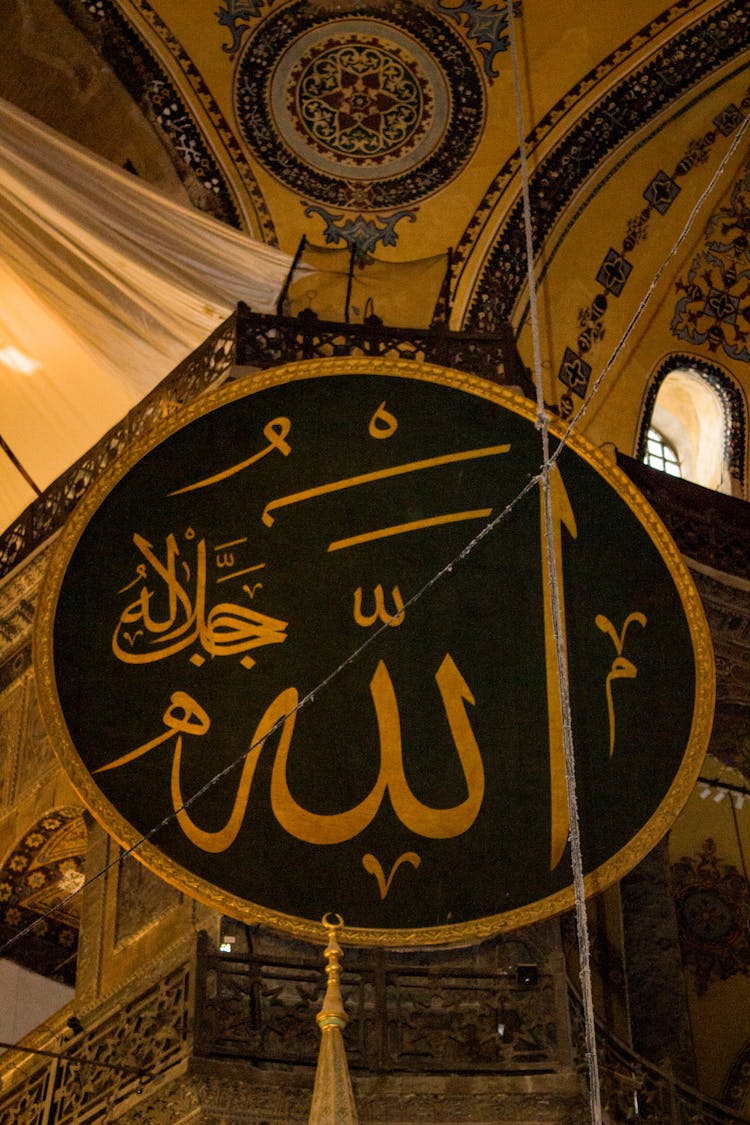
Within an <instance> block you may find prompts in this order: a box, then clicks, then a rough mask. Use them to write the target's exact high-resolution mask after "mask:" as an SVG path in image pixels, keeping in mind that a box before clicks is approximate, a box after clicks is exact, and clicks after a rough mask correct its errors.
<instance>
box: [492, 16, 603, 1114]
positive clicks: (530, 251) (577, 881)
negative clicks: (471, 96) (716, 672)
mask: <svg viewBox="0 0 750 1125" xmlns="http://www.w3.org/2000/svg"><path fill="white" fill-rule="evenodd" d="M513 9H514V4H513V0H507V13H508V15H507V23H508V38H509V40H510V53H511V59H512V63H513V93H514V101H515V108H516V126H517V130H518V151H519V157H520V167H521V189H522V194H523V225H524V232H525V235H526V271H527V283H528V289H529V313H530V323H531V335H532V342H533V357H534V359H533V361H534V381H535V383H536V401H537V423H536V424H537V429H539V430H540V431H541V438H542V458H543V465H542V480H541V487H542V497H543V502H544V549H545V553H546V562H547V567H546V570H547V574H548V576H549V593H550V606H551V617H552V635H553V637H554V642H555V660H556V664H557V683H558V693H559V702H560V712H561V715H562V735H563V756H564V760H565V781H566V793H567V805H568V824H569V840H570V858H571V865H572V868H573V890H574V894H575V911H576V931H577V936H578V954H579V959H580V979H581V997H582V1000H583V1018H584V1039H585V1044H586V1061H587V1063H588V1072H589V1084H588V1085H589V1108H590V1111H591V1120H592V1122H593V1123H594V1125H601V1120H602V1106H601V1092H600V1088H599V1058H598V1054H597V1048H596V1023H595V1013H594V997H593V992H592V987H591V953H590V948H589V932H588V917H587V912H586V890H585V886H584V877H583V853H582V850H581V831H580V820H579V815H578V796H577V791H576V767H575V746H574V743H573V724H572V719H571V709H570V683H569V680H568V654H567V647H566V643H565V622H564V620H563V611H562V604H561V602H562V598H561V592H560V574H559V568H558V560H557V555H556V552H555V538H554V527H553V512H552V488H551V481H550V474H551V472H552V470H553V468H555V466H554V464H553V462H552V461H551V460H550V442H549V426H550V416H549V412H548V411H547V408H546V407H545V405H544V386H543V383H542V353H541V345H540V339H539V314H538V309H537V303H536V296H537V294H536V290H537V281H536V273H535V266H534V236H533V229H532V214H531V195H530V191H529V169H528V162H527V158H526V129H525V126H524V120H523V101H522V92H521V67H520V63H519V58H518V46H517V43H516V34H515V27H514V22H513V20H514V15H513ZM558 456H559V453H558Z"/></svg>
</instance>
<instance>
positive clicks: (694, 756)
mask: <svg viewBox="0 0 750 1125" xmlns="http://www.w3.org/2000/svg"><path fill="white" fill-rule="evenodd" d="M363 372H364V373H372V374H378V375H391V376H399V377H401V378H404V377H405V378H410V379H418V380H425V381H428V382H437V383H442V384H444V385H446V386H450V387H454V388H456V389H459V390H462V391H465V392H467V393H469V394H474V395H477V396H479V397H481V398H484V399H487V400H489V401H491V402H496V403H498V404H499V405H501V406H503V407H505V408H506V409H509V410H511V411H513V412H515V413H516V414H520V415H522V416H523V417H525V418H527V419H529V420H531V421H534V420H535V419H536V410H535V406H534V404H533V403H531V402H529V400H527V399H524V398H521V397H520V396H519V395H516V394H514V393H513V392H511V391H509V390H507V389H506V388H503V387H499V386H495V385H494V384H492V383H488V382H486V381H485V380H483V379H479V378H477V377H476V376H474V375H470V374H468V373H466V372H461V371H454V370H450V369H448V368H443V367H438V366H436V365H433V364H418V363H415V362H412V361H407V360H395V361H394V360H388V359H375V358H362V359H316V360H309V361H306V362H298V363H291V364H286V365H284V366H281V367H274V368H269V369H267V370H265V371H262V372H260V373H258V374H256V375H253V376H251V377H249V378H247V379H243V380H242V381H239V382H237V383H234V384H232V385H231V386H228V387H223V388H221V389H220V390H217V391H214V392H212V393H210V394H208V395H205V396H203V397H202V398H200V399H199V400H197V401H195V402H192V403H190V404H189V405H188V406H185V407H184V408H183V409H182V410H181V411H180V413H179V415H177V416H176V417H173V418H171V419H168V420H166V421H165V422H163V423H162V424H160V425H159V426H157V427H156V428H155V429H154V431H153V432H152V433H151V434H150V435H149V437H148V438H147V439H141V440H140V441H138V442H135V443H134V444H133V446H132V447H131V448H130V449H129V450H128V451H127V452H126V453H125V454H123V456H122V457H120V458H119V459H118V460H117V461H116V462H115V463H114V464H113V465H112V467H111V468H110V469H109V470H108V471H107V472H106V473H105V474H104V475H103V476H102V477H101V478H99V479H98V480H97V481H96V482H95V483H94V484H93V485H92V486H91V488H90V489H89V491H88V492H87V494H86V495H85V496H84V498H83V500H82V501H81V503H80V504H79V505H78V507H77V508H76V509H75V511H74V512H73V515H72V516H71V517H70V519H69V521H68V523H67V524H66V526H65V527H64V529H63V531H62V532H61V534H60V537H59V539H58V541H57V543H56V544H55V546H54V549H53V553H52V557H51V559H50V563H49V568H48V570H47V573H46V576H45V579H44V583H43V586H42V590H41V593H40V597H39V603H38V609H37V617H36V622H35V628H34V664H35V668H36V677H37V683H38V685H39V699H40V706H41V710H42V715H43V718H44V722H45V724H46V727H47V730H48V732H49V734H50V737H51V738H52V741H53V745H54V748H55V751H56V753H57V755H58V757H59V758H60V761H61V763H62V765H63V768H64V769H65V770H66V772H67V773H68V775H69V776H70V778H71V781H72V782H73V785H74V786H75V788H76V790H77V791H78V793H79V794H80V796H81V798H82V800H83V801H84V803H85V804H86V805H87V806H88V808H89V809H90V810H91V812H92V813H93V814H94V816H95V817H96V818H97V819H98V820H99V821H100V823H101V824H102V825H103V826H104V828H105V829H106V830H107V831H108V832H109V833H110V834H111V835H112V836H113V837H114V838H115V839H116V840H117V841H118V842H119V843H120V844H121V845H122V846H123V847H124V848H126V849H128V850H132V851H133V853H134V854H135V855H137V857H138V859H139V860H140V861H141V862H142V863H144V864H145V865H146V866H147V867H149V868H150V869H151V870H152V871H154V872H155V873H156V874H157V875H159V876H160V877H161V878H162V879H165V880H166V881H167V882H168V883H170V884H171V885H172V886H174V887H177V888H178V889H179V890H181V891H183V892H185V893H187V894H189V895H191V896H192V897H193V898H196V899H198V900H199V901H201V902H204V903H206V904H207V905H208V906H211V907H213V908H215V909H217V910H221V911H222V912H223V913H225V914H228V915H230V916H234V917H236V918H241V919H245V920H247V921H251V922H258V923H261V924H262V925H266V926H271V927H275V928H277V929H279V930H282V931H284V932H286V933H289V934H292V935H294V936H295V937H299V938H304V939H307V940H310V941H317V942H322V943H325V941H326V940H327V932H326V930H325V927H324V926H323V925H322V924H321V923H319V922H311V921H308V920H306V919H304V918H298V917H295V916H293V915H287V914H282V913H279V912H276V911H273V910H269V909H267V908H266V907H262V906H258V905H257V904H255V903H252V902H249V901H247V900H245V899H241V898H238V897H236V896H234V895H231V894H229V893H227V892H225V891H222V890H221V888H219V887H216V886H214V885H213V884H211V883H208V882H207V881H206V880H204V879H201V878H198V877H197V876H195V875H193V874H192V873H191V872H189V871H187V870H186V869H185V868H183V867H181V866H180V865H178V864H177V863H175V862H174V861H172V860H171V859H169V858H168V857H167V856H165V855H163V854H162V853H161V852H160V851H159V850H158V849H157V848H155V847H154V846H153V845H151V844H150V843H149V842H148V841H147V840H144V838H143V837H142V836H141V834H140V833H138V832H136V831H135V829H134V828H133V827H132V826H131V825H130V824H129V823H128V822H127V821H126V820H125V819H124V818H123V817H122V816H121V815H120V814H119V813H118V812H117V810H116V809H115V808H114V807H113V806H112V805H111V804H110V803H109V801H108V800H107V799H106V798H105V797H104V796H103V794H102V793H101V791H100V790H99V788H98V787H97V785H96V784H95V782H94V781H93V778H92V776H91V774H90V773H89V772H88V770H87V769H86V767H85V766H84V764H83V762H82V761H81V759H80V757H79V756H78V753H77V751H76V749H75V746H74V745H73V743H72V740H71V738H70V735H69V732H68V729H67V726H66V723H65V719H64V717H63V714H62V709H61V706H60V702H59V697H58V693H57V675H56V670H55V667H54V664H53V625H54V618H55V611H56V606H57V599H58V596H59V593H60V589H61V586H62V582H63V579H64V576H65V572H66V569H67V566H68V563H69V561H70V559H71V557H72V554H73V551H74V550H75V547H76V545H77V543H78V541H79V538H80V536H81V534H82V532H83V530H84V528H85V526H86V525H87V523H88V521H89V519H90V518H91V516H92V515H93V514H94V512H95V511H96V510H97V509H98V507H99V505H100V504H101V503H102V502H103V500H104V499H105V498H106V496H107V495H108V494H109V492H110V491H111V490H112V489H113V488H114V486H115V485H116V484H118V483H119V481H120V480H121V479H122V478H123V477H124V476H125V474H126V473H127V472H128V471H129V470H130V468H132V466H134V465H135V464H136V463H137V462H138V461H139V460H140V459H141V458H142V457H143V456H144V455H145V454H146V453H147V452H149V451H150V450H151V449H153V448H154V447H155V446H156V445H158V444H160V443H161V442H162V441H163V440H164V439H165V438H167V437H169V436H170V435H171V434H173V433H176V432H177V431H178V430H180V429H182V428H183V427H184V426H186V425H189V424H190V423H191V422H192V421H193V420H194V419H196V418H199V417H201V416H202V415H204V414H206V413H208V412H209V411H212V410H214V409H216V408H217V407H219V406H223V405H224V404H226V403H228V402H232V401H234V400H236V399H240V398H244V397H246V396H248V395H251V394H254V393H255V392H256V391H258V390H262V389H264V388H266V387H271V386H276V385H278V384H280V383H287V382H291V381H294V380H302V379H310V378H325V377H326V376H329V375H345V374H358V373H363ZM551 433H552V434H554V435H555V436H557V437H562V436H563V434H564V428H563V427H561V426H559V425H552V426H551ZM567 441H568V443H569V444H570V445H571V447H572V448H573V449H574V450H575V452H576V453H577V454H578V455H579V456H581V457H582V458H584V460H586V461H587V462H588V463H589V464H590V465H591V466H592V467H593V468H594V469H595V470H596V471H597V472H598V473H599V475H600V476H602V477H604V479H605V480H606V481H607V483H608V484H609V485H610V486H611V487H612V488H613V489H614V490H615V492H617V493H618V495H619V496H620V497H621V498H622V499H623V500H624V501H625V503H627V505H628V506H629V507H630V509H631V511H632V512H633V513H634V514H635V516H636V517H637V519H638V520H639V522H640V523H641V525H642V526H643V527H644V529H645V530H646V532H647V533H648V535H649V536H650V538H651V540H652V542H653V543H654V544H655V546H656V547H657V549H658V550H659V553H660V555H661V557H662V558H663V560H664V562H665V563H666V565H667V568H668V570H669V572H670V574H671V576H672V579H673V581H674V583H675V587H676V589H677V591H678V593H679V596H680V599H681V602H682V606H683V609H684V611H685V616H686V620H687V623H688V627H689V630H690V635H691V638H692V643H693V652H694V657H695V669H696V676H695V699H694V709H693V721H692V727H691V731H690V736H689V739H688V744H687V747H686V749H685V753H684V756H683V759H682V764H681V766H680V769H679V770H678V773H677V776H676V777H675V780H674V782H673V783H672V786H671V787H670V790H669V792H668V793H667V795H666V797H665V798H664V800H663V801H662V802H661V804H660V805H659V807H658V808H657V810H656V811H655V812H654V813H653V815H652V816H651V818H650V819H649V820H648V821H647V822H646V824H645V825H644V826H643V827H642V828H641V829H640V831H638V832H637V833H636V835H635V836H634V837H633V839H632V840H631V841H630V842H629V843H628V844H627V845H626V846H625V847H624V848H622V849H621V850H620V851H619V852H617V853H615V855H613V856H612V857H611V858H610V859H609V860H607V861H606V862H605V863H603V864H602V865H601V866H600V867H598V868H597V869H596V870H595V871H593V872H591V873H590V874H589V875H587V876H586V879H585V889H586V894H587V895H593V894H596V893H598V892H600V891H603V890H604V889H605V888H606V887H608V886H610V885H611V884H612V883H615V882H616V881H617V880H618V879H621V878H622V877H623V876H624V875H625V874H627V872H628V871H630V870H631V869H632V868H633V867H634V866H635V865H636V864H637V863H639V862H640V860H641V859H643V857H644V856H645V855H646V854H647V853H648V852H649V851H650V850H651V849H652V848H653V847H654V846H655V845H656V843H657V842H658V841H659V840H660V839H661V837H662V836H663V835H664V833H665V832H666V831H667V829H668V828H669V827H670V826H671V824H672V823H673V821H674V820H675V818H676V817H677V815H678V813H679V812H680V810H681V809H682V806H683V805H684V804H685V802H686V800H687V798H688V796H689V795H690V793H691V791H692V789H693V787H694V785H695V782H696V780H697V777H698V773H699V771H700V766H701V763H702V761H703V757H704V755H705V752H706V748H707V746H708V740H709V736H710V733H711V727H712V722H713V709H714V697H715V666H714V657H713V647H712V644H711V636H710V633H709V629H708V625H707V622H706V618H705V614H704V612H703V607H702V604H701V601H700V598H699V595H698V592H697V590H696V588H695V585H694V584H693V580H692V578H691V576H690V574H689V572H688V569H687V567H686V565H685V563H684V562H683V560H682V557H681V555H680V553H679V551H678V549H677V547H676V545H675V543H674V541H673V540H672V538H671V536H670V535H669V533H668V531H667V530H666V528H665V527H664V525H663V523H662V522H661V520H660V519H659V517H658V516H657V515H656V513H655V512H654V511H653V509H652V508H651V507H650V505H649V504H648V503H647V502H646V500H645V499H644V497H643V496H642V495H641V493H640V492H639V491H638V490H637V489H636V487H635V486H634V485H633V484H632V483H631V481H630V480H629V479H628V478H627V477H626V476H625V474H624V473H622V472H621V471H620V470H619V469H618V468H617V467H616V466H615V465H614V464H613V463H612V462H611V461H610V460H609V459H607V458H606V457H605V456H604V455H603V454H602V453H601V451H600V450H598V449H597V448H595V447H594V446H593V445H591V443H590V442H588V441H587V440H586V439H585V438H583V437H578V436H571V437H569V438H568V439H567ZM540 462H541V445H540ZM333 897H334V895H333V894H332V898H333ZM574 901H575V898H574V891H573V887H572V885H571V886H568V887H566V888H564V889H563V890H561V891H558V892H556V893H555V894H552V895H549V896H548V897H546V898H544V899H539V900H537V901H536V902H533V903H530V904H528V905H526V906H523V907H519V908H517V909H515V910H510V911H506V912H504V913H501V914H495V915H491V916H488V917H485V918H480V919H476V920H475V921H473V922H464V923H460V924H456V925H446V926H436V927H431V928H424V929H416V930H388V929H372V928H356V927H355V928H349V927H347V929H346V940H347V942H349V943H351V944H356V945H383V946H391V947H399V946H409V947H411V946H431V945H445V944H468V943H473V942H478V941H482V940H484V939H486V938H488V937H490V936H492V935H494V934H497V933H499V932H502V931H506V930H514V929H518V928H519V927H521V926H527V925H529V924H531V923H533V922H538V921H540V920H542V919H544V918H548V917H550V916H552V915H554V914H557V913H560V912H561V911H564V910H567V909H570V907H571V906H572V905H573V904H574ZM336 906H337V904H336V902H335V901H333V902H331V910H335V909H336Z"/></svg>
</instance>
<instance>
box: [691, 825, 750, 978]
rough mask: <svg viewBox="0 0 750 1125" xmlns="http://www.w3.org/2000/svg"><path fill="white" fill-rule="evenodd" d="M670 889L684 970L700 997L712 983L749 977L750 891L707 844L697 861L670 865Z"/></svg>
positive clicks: (741, 879) (707, 842)
mask: <svg viewBox="0 0 750 1125" xmlns="http://www.w3.org/2000/svg"><path fill="white" fill-rule="evenodd" d="M672 886H673V892H674V897H675V903H676V906H677V918H678V922H679V927H680V944H681V946H682V956H683V961H684V963H685V965H686V966H687V967H688V968H689V969H691V970H692V972H693V973H694V974H695V988H696V991H697V992H698V994H699V995H700V994H702V993H704V992H705V991H706V989H707V988H708V986H709V985H710V984H711V983H712V982H713V981H719V980H728V979H729V978H730V977H733V976H734V975H735V974H736V973H743V974H745V975H746V976H747V975H748V973H750V931H749V927H750V887H749V886H748V883H747V880H746V879H745V878H744V876H743V875H741V874H740V872H739V871H738V870H737V868H736V867H735V866H734V865H733V864H729V863H725V862H723V860H721V859H720V858H719V856H718V855H717V853H716V844H715V842H714V841H713V840H712V839H711V838H709V839H707V840H706V841H705V842H704V844H703V847H702V848H701V850H700V851H699V852H698V853H697V855H695V856H692V857H690V856H684V857H683V858H682V859H681V860H680V861H679V862H678V863H674V864H672Z"/></svg>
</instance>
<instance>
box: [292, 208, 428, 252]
mask: <svg viewBox="0 0 750 1125" xmlns="http://www.w3.org/2000/svg"><path fill="white" fill-rule="evenodd" d="M305 215H306V216H307V217H308V218H309V217H310V216H311V215H320V217H321V219H322V220H323V222H324V223H325V231H324V235H325V240H326V245H329V246H330V245H334V246H336V245H337V244H338V243H339V242H343V243H344V245H345V246H348V247H349V249H350V250H355V251H356V256H357V261H358V262H359V263H360V264H364V263H365V262H366V261H367V259H368V256H369V255H370V254H372V253H373V251H374V250H375V248H376V246H377V245H378V243H379V242H382V244H383V246H395V245H396V242H397V240H398V235H397V234H396V229H395V228H396V223H399V222H400V221H401V220H402V219H409V220H410V222H412V223H413V222H415V220H416V217H417V216H416V213H415V212H414V211H396V212H395V214H393V215H389V216H388V217H387V218H386V217H382V218H378V219H366V218H365V216H364V215H357V216H356V218H354V219H344V216H343V215H331V214H330V212H329V211H326V210H325V209H324V208H323V207H306V208H305ZM381 224H382V225H381Z"/></svg>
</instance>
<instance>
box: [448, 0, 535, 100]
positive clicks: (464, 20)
mask: <svg viewBox="0 0 750 1125" xmlns="http://www.w3.org/2000/svg"><path fill="white" fill-rule="evenodd" d="M432 4H433V7H434V9H435V11H436V12H443V13H444V14H445V15H446V16H450V17H451V19H453V20H455V21H456V23H458V24H462V25H463V26H465V27H466V32H467V38H468V39H470V40H471V41H472V42H474V43H476V44H477V49H478V50H479V53H480V55H481V56H482V59H483V60H484V73H485V75H486V76H487V78H488V79H489V81H490V82H493V81H494V80H495V79H496V78H497V77H498V72H497V69H496V67H495V56H496V55H499V54H501V53H502V52H503V51H507V50H508V48H509V47H510V39H509V38H508V8H507V6H506V5H505V4H502V5H500V6H498V5H497V4H482V3H481V0H459V4H458V7H455V6H454V2H453V0H432ZM520 7H521V3H520V0H517V3H515V4H514V5H513V14H514V15H516V16H517V15H520Z"/></svg>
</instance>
